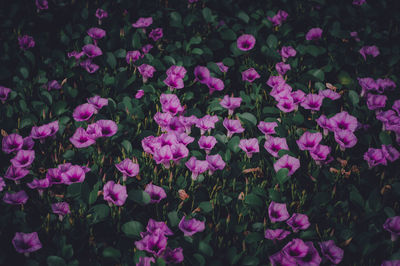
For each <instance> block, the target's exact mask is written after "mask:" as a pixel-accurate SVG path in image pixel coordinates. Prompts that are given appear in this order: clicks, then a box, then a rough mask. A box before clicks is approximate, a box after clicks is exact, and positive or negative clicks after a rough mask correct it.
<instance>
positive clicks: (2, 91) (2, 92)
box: [0, 86, 11, 103]
mask: <svg viewBox="0 0 400 266" xmlns="http://www.w3.org/2000/svg"><path fill="white" fill-rule="evenodd" d="M10 92H11V89H10V88H6V87H4V86H0V100H1V102H2V103H5V102H6V100H7V98H8V94H9V93H10Z"/></svg>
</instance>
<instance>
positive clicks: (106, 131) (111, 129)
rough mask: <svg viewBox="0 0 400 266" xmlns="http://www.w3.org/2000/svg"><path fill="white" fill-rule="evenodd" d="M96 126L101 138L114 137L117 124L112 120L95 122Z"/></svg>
mask: <svg viewBox="0 0 400 266" xmlns="http://www.w3.org/2000/svg"><path fill="white" fill-rule="evenodd" d="M96 124H97V125H99V126H100V128H101V134H102V137H111V136H114V135H115V134H116V133H117V131H118V126H117V124H116V123H115V122H114V121H112V120H97V121H96Z"/></svg>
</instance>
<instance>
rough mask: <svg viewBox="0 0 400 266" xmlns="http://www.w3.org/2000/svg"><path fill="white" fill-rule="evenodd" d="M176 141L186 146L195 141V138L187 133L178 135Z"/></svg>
mask: <svg viewBox="0 0 400 266" xmlns="http://www.w3.org/2000/svg"><path fill="white" fill-rule="evenodd" d="M176 139H177V140H178V141H179V143H182V144H183V145H185V146H186V145H188V144H190V143H192V142H193V141H194V138H193V137H191V136H189V135H188V134H187V133H178V134H176Z"/></svg>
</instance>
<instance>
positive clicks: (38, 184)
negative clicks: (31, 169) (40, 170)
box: [27, 178, 51, 196]
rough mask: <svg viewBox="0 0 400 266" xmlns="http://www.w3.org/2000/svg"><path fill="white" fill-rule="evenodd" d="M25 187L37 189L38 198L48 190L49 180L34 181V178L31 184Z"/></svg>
mask: <svg viewBox="0 0 400 266" xmlns="http://www.w3.org/2000/svg"><path fill="white" fill-rule="evenodd" d="M27 185H28V187H29V188H30V189H37V190H38V192H39V195H40V196H42V195H43V192H44V189H45V188H48V187H49V186H51V184H50V180H49V179H47V178H44V179H36V178H35V179H33V180H32V182H30V183H27Z"/></svg>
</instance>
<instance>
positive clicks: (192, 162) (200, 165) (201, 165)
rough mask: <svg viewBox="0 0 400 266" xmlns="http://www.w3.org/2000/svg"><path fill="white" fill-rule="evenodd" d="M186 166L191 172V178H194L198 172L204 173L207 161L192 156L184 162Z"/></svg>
mask: <svg viewBox="0 0 400 266" xmlns="http://www.w3.org/2000/svg"><path fill="white" fill-rule="evenodd" d="M185 165H186V167H187V168H188V169H189V170H190V171H191V172H192V179H193V180H196V179H197V177H198V176H199V174H202V173H204V172H205V171H207V169H208V162H207V161H201V160H197V159H196V157H194V156H192V157H191V158H190V159H189V160H188V161H187V162H186V163H185Z"/></svg>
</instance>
